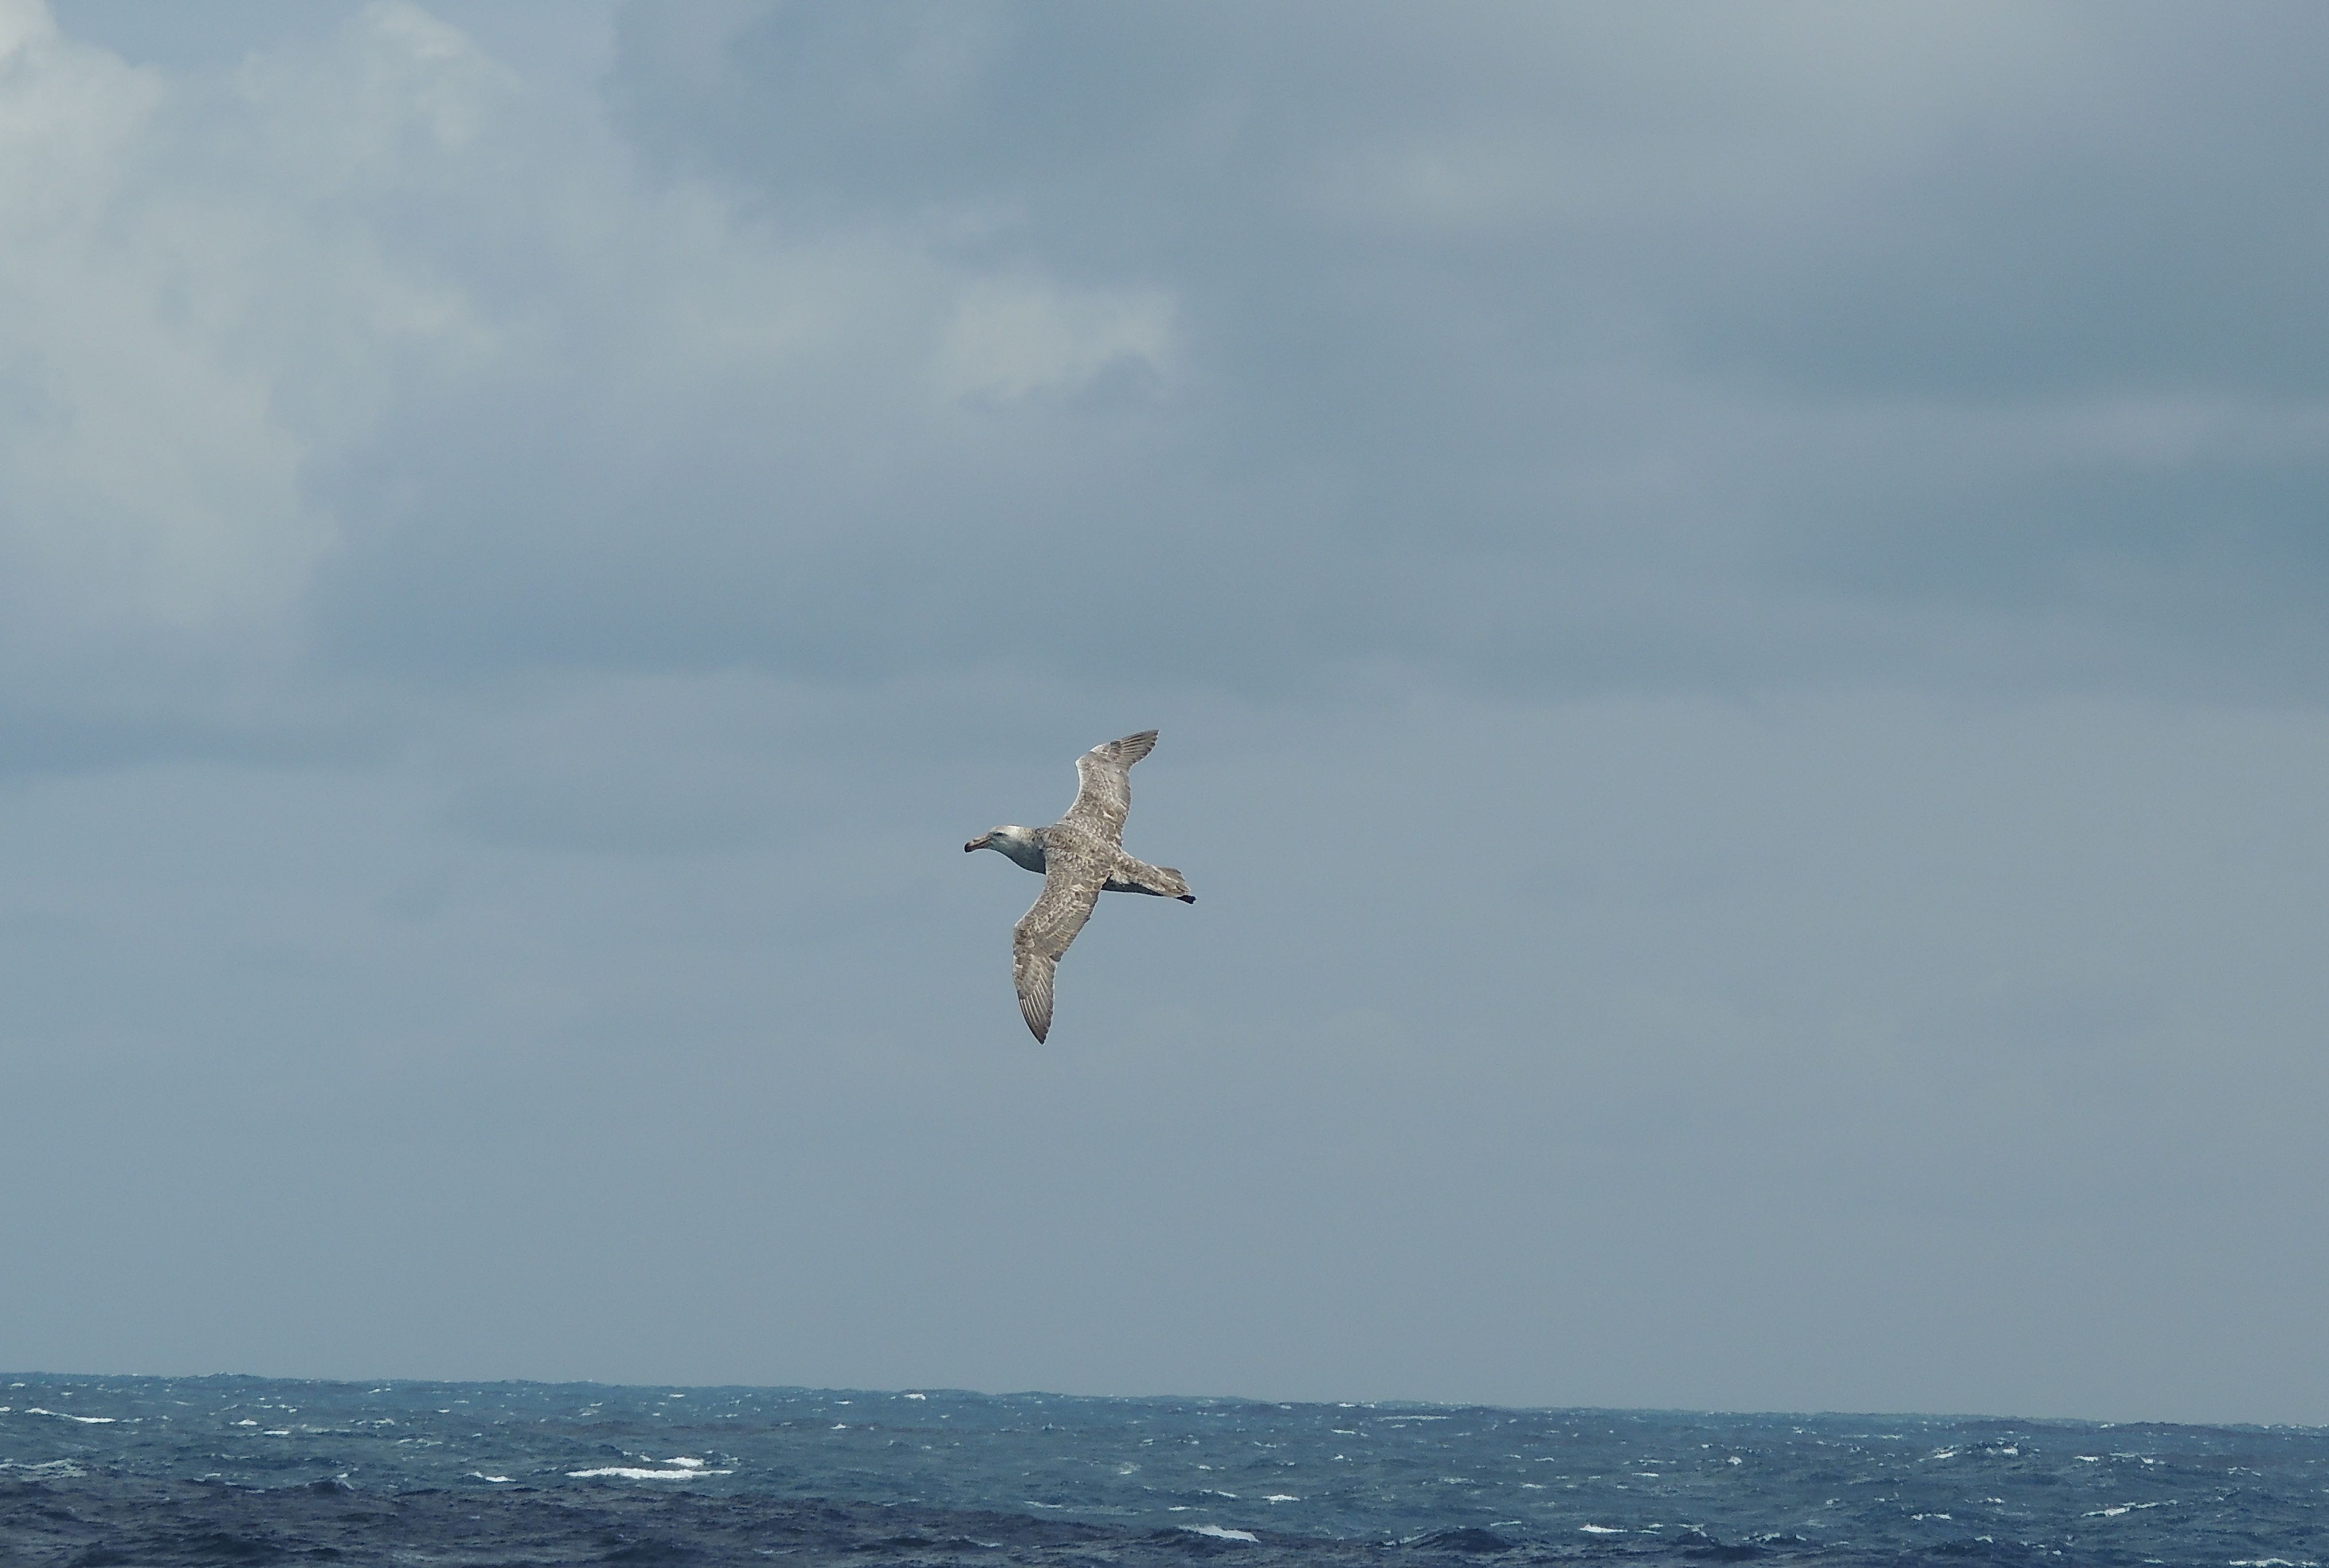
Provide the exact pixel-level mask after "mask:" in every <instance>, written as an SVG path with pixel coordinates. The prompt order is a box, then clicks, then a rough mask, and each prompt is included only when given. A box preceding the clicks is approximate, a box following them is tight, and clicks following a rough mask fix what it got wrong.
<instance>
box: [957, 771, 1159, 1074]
mask: <svg viewBox="0 0 2329 1568" xmlns="http://www.w3.org/2000/svg"><path fill="white" fill-rule="evenodd" d="M1155 745H1156V732H1155V730H1153V729H1144V730H1142V731H1141V732H1140V733H1139V734H1137V735H1127V736H1126V737H1124V738H1123V739H1122V740H1111V741H1109V742H1108V744H1107V745H1105V746H1094V747H1092V748H1091V749H1090V750H1089V751H1088V752H1086V753H1084V754H1083V756H1080V757H1078V758H1076V780H1077V788H1076V799H1075V803H1074V804H1073V805H1071V806H1070V807H1069V808H1068V814H1067V815H1065V816H1063V817H1061V819H1060V820H1059V821H1058V822H1053V823H1052V824H1051V826H1050V827H1048V828H1019V827H1002V828H996V829H995V830H993V831H990V832H987V833H985V834H982V835H981V836H979V837H978V838H976V839H973V840H971V841H970V842H968V843H967V844H965V845H964V846H963V849H964V850H995V852H996V853H998V854H1000V855H1002V856H1004V858H1006V859H1010V860H1013V861H1014V862H1016V863H1017V864H1019V865H1021V866H1024V867H1025V868H1026V869H1029V870H1030V871H1040V872H1042V874H1043V891H1042V893H1041V894H1040V895H1038V896H1037V897H1036V899H1035V903H1034V906H1033V907H1032V908H1031V909H1029V910H1028V911H1027V913H1026V914H1025V915H1023V916H1022V917H1021V918H1020V921H1019V924H1018V925H1016V926H1014V927H1013V929H1012V933H1011V979H1012V982H1013V983H1014V985H1015V986H1016V987H1017V988H1018V991H1019V1010H1020V1011H1021V1012H1022V1013H1023V1014H1025V1015H1026V1019H1027V1027H1028V1028H1030V1029H1032V1030H1033V1031H1034V1034H1035V1038H1037V1039H1039V1040H1041V1039H1043V1038H1047V1037H1048V1036H1049V1035H1050V1034H1051V978H1052V976H1053V975H1054V974H1055V973H1056V972H1058V970H1059V967H1060V957H1061V954H1062V953H1066V952H1067V951H1068V944H1070V943H1071V942H1073V941H1074V940H1075V939H1076V933H1077V932H1079V931H1081V930H1082V929H1083V928H1084V922H1085V921H1087V920H1089V919H1090V918H1091V912H1092V906H1094V905H1096V904H1098V902H1099V896H1100V895H1101V894H1102V893H1104V892H1107V893H1146V894H1149V895H1151V896H1153V897H1159V898H1178V899H1180V900H1181V901H1182V902H1183V903H1184V904H1194V903H1195V902H1196V901H1197V896H1196V895H1195V894H1193V893H1192V892H1190V891H1189V884H1188V882H1187V881H1186V880H1185V879H1184V878H1183V877H1182V875H1181V873H1180V872H1178V871H1176V870H1174V869H1173V868H1172V867H1170V866H1152V865H1150V864H1148V862H1146V860H1136V859H1133V858H1132V857H1131V856H1129V855H1127V854H1126V853H1125V852H1124V848H1123V842H1122V840H1123V838H1124V818H1125V813H1126V812H1129V811H1130V810H1131V809H1132V778H1131V768H1132V765H1133V764H1134V763H1136V762H1138V761H1139V760H1140V759H1141V758H1142V757H1144V756H1147V755H1148V753H1149V752H1150V751H1151V750H1152V749H1153V748H1154V747H1155Z"/></svg>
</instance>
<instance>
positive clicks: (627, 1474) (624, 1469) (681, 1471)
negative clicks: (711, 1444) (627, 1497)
mask: <svg viewBox="0 0 2329 1568" xmlns="http://www.w3.org/2000/svg"><path fill="white" fill-rule="evenodd" d="M673 1464H674V1468H673V1469H644V1468H642V1467H640V1466H638V1465H600V1466H599V1468H598V1469H589V1470H568V1471H567V1472H566V1473H567V1474H568V1475H569V1476H570V1477H572V1478H573V1479H576V1480H578V1481H588V1480H597V1479H600V1478H602V1477H603V1478H606V1479H611V1480H618V1481H692V1480H694V1479H697V1478H698V1477H700V1476H732V1475H734V1474H735V1473H736V1472H735V1471H734V1470H714V1469H705V1468H704V1467H703V1461H702V1460H693V1462H691V1463H688V1464H684V1465H683V1464H679V1463H678V1461H676V1460H674V1461H673Z"/></svg>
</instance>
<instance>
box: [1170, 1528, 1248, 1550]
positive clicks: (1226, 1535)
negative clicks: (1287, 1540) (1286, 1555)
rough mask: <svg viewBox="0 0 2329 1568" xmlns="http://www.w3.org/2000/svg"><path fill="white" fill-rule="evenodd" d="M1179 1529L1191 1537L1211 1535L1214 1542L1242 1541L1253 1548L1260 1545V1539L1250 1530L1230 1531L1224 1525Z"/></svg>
mask: <svg viewBox="0 0 2329 1568" xmlns="http://www.w3.org/2000/svg"><path fill="white" fill-rule="evenodd" d="M1181 1528H1182V1529H1183V1530H1186V1531H1188V1532H1189V1534H1191V1535H1211V1536H1212V1538H1213V1539H1214V1540H1216V1541H1243V1542H1245V1543H1247V1544H1248V1545H1255V1546H1259V1545H1261V1537H1260V1536H1259V1535H1255V1534H1254V1533H1253V1532H1252V1531H1251V1530H1232V1529H1231V1528H1229V1526H1226V1525H1183V1526H1181Z"/></svg>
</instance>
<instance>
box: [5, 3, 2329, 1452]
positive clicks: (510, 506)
mask: <svg viewBox="0 0 2329 1568" xmlns="http://www.w3.org/2000/svg"><path fill="white" fill-rule="evenodd" d="M2324 58H2329V9H2324V8H2322V7H2320V6H2318V5H2303V4H2289V5H2272V4H2250V5H2240V6H2237V7H2226V6H2201V5H2182V6H2164V5H2139V4H2129V3H2126V0H2107V3H2097V4H2091V5H2032V4H2012V5H2004V4H2001V5H1980V4H1968V3H1963V0H1951V3H1948V4H1935V5H1884V6H1868V5H1853V4H1837V5H1757V6H1742V5H1711V4H1708V5H1661V4H1632V5H1624V6H1617V5H1594V6H1584V5H1578V6H1562V5H1545V4H1537V3H1533V0H1532V3H1528V4H1516V5H1487V4H1478V5H1458V6H1438V5H1435V6H1417V5H1353V4H1351V3H1350V0H1333V3H1332V4H1316V5H1300V4H1278V5H1269V6H1255V5H1250V4H1248V3H1243V0H1240V3H1239V4H1233V5H1232V4H1222V5H1201V4H1175V5H1151V6H1144V7H1129V6H1100V5H1074V4H1058V5H979V4H971V3H948V4H938V5H912V4H893V5H881V6H872V5H849V6H843V5H825V6H797V5H778V4H768V3H757V0H698V3H691V4H689V5H655V4H632V5H617V4H611V3H604V0H601V3H595V4H594V3H585V0H558V3H556V4H552V3H550V0H542V3H539V4H520V3H518V0H504V3H499V4H495V3H488V0H462V3H458V4H456V3H452V0H440V3H438V4H434V5H418V4H410V3H406V0H381V3H377V4H370V5H363V4H355V3H353V0H349V3H343V0H233V3H230V0H217V3H213V4H210V5H204V6H203V7H200V8H199V12H198V14H197V8H194V7H188V6H184V5H180V4H177V3H176V0H78V3H74V0H52V4H51V5H47V6H43V5H42V4H41V3H40V0H0V1129H4V1130H5V1131H0V1192H5V1194H6V1195H7V1198H6V1201H5V1203H0V1366H5V1367H10V1368H15V1369H46V1370H55V1371H91V1372H117V1373H118V1372H169V1373H196V1372H213V1371H248V1372H259V1373H270V1374H283V1375H295V1376H340V1377H351V1378H376V1377H382V1376H442V1377H462V1378H475V1377H513V1376H514V1377H539V1378H569V1377H575V1378H597V1379H606V1380H615V1381H646V1380H654V1381H670V1382H682V1383H731V1382H732V1383H746V1382H749V1383H782V1384H811V1385H857V1386H882V1387H896V1386H915V1385H949V1386H968V1387H977V1388H985V1389H1012V1388H1030V1387H1035V1388H1045V1389H1055V1390H1065V1391H1074V1392H1089V1393H1117V1394H1132V1393H1159V1392H1172V1393H1210V1394H1251V1395H1259V1396H1267V1397H1277V1398H1323V1399H1360V1398H1377V1397H1413V1398H1430V1399H1447V1400H1482V1401H1492V1402H1496V1403H1504V1404H1604V1405H1659V1406H1687V1407H1698V1408H1730V1409H1783V1410H1801V1409H1857V1410H1891V1411H1899V1410H1919V1411H1941V1412H1986V1413H2004V1414H2019V1415H2031V1416H2039V1415H2082V1416H2092V1417H2101V1418H2110V1419H2134V1418H2161V1419H2187V1420H2228V1421H2280V1422H2314V1423H2317V1422H2329V1355H2324V1350H2323V1339H2322V1334H2321V1303H2322V1302H2323V1301H2324V1300H2329V1246H2325V1245H2324V1242H2323V1240H2322V1236H2323V1229H2324V1207H2323V1195H2324V1191H2329V1139H2324V1131H2323V1130H2324V1124H2329V1057H2325V1056H2324V1021H2329V962H2324V950H2329V913H2324V909H2329V902H2325V901H2329V875H2324V874H2329V791H2324V778H2329V306H2324V291H2323V281H2322V280H2323V278H2324V277H2325V276H2329V200H2324V195H2323V192H2329V108H2324V100H2323V99H2322V95H2321V92H2320V81H2319V74H2320V72H2319V68H2320V62H2321V61H2323V60H2324ZM1151 726H1154V727H1156V728H1161V729H1162V730H1163V732H1164V738H1163V740H1162V742H1161V744H1160V745H1159V746H1158V747H1157V750H1156V752H1155V756H1153V757H1151V758H1150V759H1149V760H1147V761H1146V762H1144V763H1143V764H1141V765H1140V768H1139V770H1138V772H1137V773H1136V775H1135V782H1136V785H1137V788H1136V802H1135V805H1134V809H1133V813H1132V818H1131V823H1130V828H1129V831H1128V832H1127V848H1129V849H1131V850H1133V852H1135V853H1136V854H1138V855H1141V856H1143V857H1145V858H1146V859H1151V860H1155V861H1159V862H1163V863H1166V864H1172V865H1176V866H1178V867H1180V868H1181V869H1183V871H1185V872H1186V874H1187V875H1188V877H1189V879H1190V881H1191V883H1192V884H1193V886H1194V887H1195V888H1196V889H1197V891H1198V894H1199V895H1200V899H1199V902H1198V904H1197V905H1196V906H1194V907H1193V908H1192V907H1185V906H1181V905H1177V904H1173V903H1170V902H1168V901H1164V900H1147V899H1111V900H1109V901H1108V903H1107V905H1106V906H1104V907H1103V908H1102V909H1101V910H1100V911H1099V913H1098V915H1097V917H1096V918H1095V919H1094V921H1093V922H1092V924H1091V925H1090V926H1089V928H1088V929H1087V930H1086V932H1085V934H1084V935H1083V936H1082V938H1081V940H1080V941H1079V943H1078V944H1077V945H1076V947H1075V949H1074V951H1073V952H1072V953H1070V956H1069V958H1068V960H1067V962H1066V963H1065V964H1064V965H1063V967H1062V969H1061V977H1060V982H1059V983H1060V990H1059V999H1060V1000H1059V1012H1058V1021H1057V1024H1056V1026H1055V1028H1054V1030H1053V1033H1052V1036H1051V1042H1050V1044H1049V1045H1047V1046H1041V1047H1039V1046H1037V1045H1035V1044H1034V1043H1033V1042H1032V1040H1031V1039H1030V1038H1028V1036H1027V1033H1026V1030H1025V1028H1024V1026H1023V1024H1022V1022H1021V1021H1020V1018H1019V1011H1018V1009H1017V1007H1016V1005H1015V1004H1014V1000H1013V998H1012V992H1011V984H1010V979H1009V964H1008V940H1009V929H1010V925H1011V923H1012V922H1013V921H1014V919H1016V918H1017V916H1018V915H1019V914H1020V913H1021V912H1022V910H1023V908H1024V907H1025V906H1026V904H1027V902H1028V901H1029V900H1030V899H1031V898H1032V896H1033V894H1034V892H1035V890H1036V887H1037V884H1036V882H1035V880H1034V879H1033V878H1030V877H1028V876H1026V875H1025V874H1024V873H1023V872H1021V871H1020V870H1018V869H1016V868H1014V867H1013V866H1011V865H1009V864H1008V863H1006V862H1004V860H1002V859H999V858H996V857H993V856H978V857H976V858H967V859H966V857H965V856H964V855H963V854H962V852H961V850H960V849H959V848H958V846H959V845H960V844H961V843H962V842H963V840H965V839H966V838H967V837H969V836H971V835H973V834H975V833H977V832H980V831H984V830H985V829H986V828H988V827H990V826H992V825H994V824H995V823H997V822H1036V823H1040V822H1048V821H1050V820H1051V818H1052V817H1053V816H1055V815H1057V814H1058V812H1060V811H1061V809H1062V808H1063V807H1064V806H1065V805H1066V803H1067V802H1068V799H1069V797H1070V793H1072V790H1073V786H1074V778H1073V773H1072V768H1071V762H1072V759H1073V757H1074V756H1075V754H1076V753H1078V752H1079V751H1081V750H1082V749H1083V748H1085V747H1086V746H1090V745H1093V744H1094V743H1096V742H1098V741H1101V740H1105V739H1108V738H1109V737H1114V736H1117V735H1120V734H1123V733H1125V732H1127V731H1129V730H1133V729H1138V728H1147V727H1151Z"/></svg>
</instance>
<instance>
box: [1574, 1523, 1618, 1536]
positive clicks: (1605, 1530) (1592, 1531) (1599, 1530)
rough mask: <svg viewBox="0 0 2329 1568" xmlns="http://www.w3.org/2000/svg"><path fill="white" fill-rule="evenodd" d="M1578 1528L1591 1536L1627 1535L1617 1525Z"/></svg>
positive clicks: (1581, 1526)
mask: <svg viewBox="0 0 2329 1568" xmlns="http://www.w3.org/2000/svg"><path fill="white" fill-rule="evenodd" d="M1577 1527H1578V1528H1579V1530H1582V1531H1583V1532H1585V1534H1587V1535H1624V1534H1625V1533H1626V1532H1625V1531H1623V1530H1620V1529H1619V1528H1617V1526H1615V1525H1579V1526H1577Z"/></svg>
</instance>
